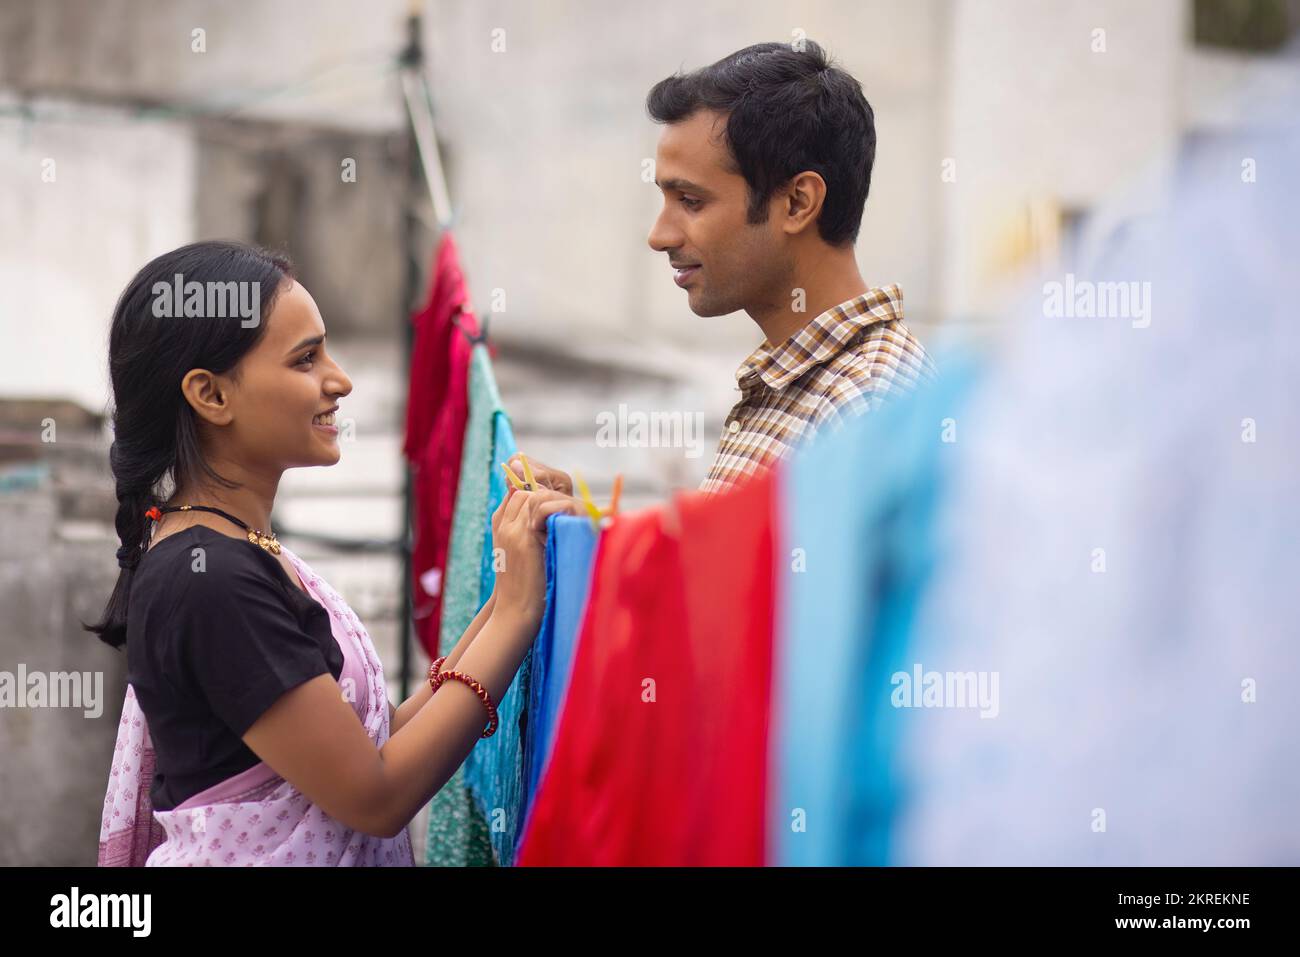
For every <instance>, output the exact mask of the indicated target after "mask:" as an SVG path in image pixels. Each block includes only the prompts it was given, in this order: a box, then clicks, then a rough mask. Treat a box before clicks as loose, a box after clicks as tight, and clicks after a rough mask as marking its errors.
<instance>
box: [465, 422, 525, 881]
mask: <svg viewBox="0 0 1300 957" xmlns="http://www.w3.org/2000/svg"><path fill="white" fill-rule="evenodd" d="M497 402H498V405H499V399H498V400H497ZM516 451H517V449H516V447H515V437H514V431H513V429H512V428H511V426H510V418H509V417H508V416H507V415H506V414H505V412H504V411H503V410H501V409H500V408H498V409H497V410H496V412H495V413H494V415H493V443H492V455H491V459H490V461H491V462H492V465H491V467H490V468H489V469H488V497H487V505H486V507H485V515H484V520H483V528H482V548H481V555H482V561H481V563H480V567H479V594H480V596H481V599H482V601H487V599H488V596H489V595H491V594H492V588H493V586H494V584H495V582H496V570H495V569H496V566H495V564H494V557H495V556H494V554H493V547H492V514H493V512H495V511H496V508H497V506H498V505H499V504H500V503H501V500H502V499H504V498H505V496H506V479H505V473H504V472H503V471H502V469H501V468H500V467H499V465H497V463H499V462H505V461H508V460H509V459H510V458H511V456H513V455H514V454H515V452H516ZM531 666H532V651H531V650H530V651H529V652H528V654H526V655H525V656H524V660H523V662H522V663H521V664H520V666H519V670H518V671H517V672H516V673H515V677H514V680H513V681H511V682H510V687H509V688H507V689H506V693H505V694H504V695H502V696H501V700H500V702H498V704H497V716H498V722H499V723H498V726H497V731H496V734H494V735H492V737H490V738H483V739H482V740H480V741H479V742H478V743H477V744H475V745H474V749H473V750H472V751H470V753H469V757H468V758H467V759H466V760H465V765H464V771H465V786H466V787H467V788H468V789H469V792H470V794H471V795H472V796H473V798H474V800H475V801H476V802H477V807H478V810H479V812H480V813H481V814H482V815H483V816H484V818H485V819H486V820H487V822H488V832H489V835H490V838H491V842H492V850H493V853H494V855H495V857H496V861H497V863H499V864H503V865H508V864H510V863H511V861H512V860H513V858H514V848H515V844H516V843H517V841H518V836H519V828H520V824H521V822H522V820H523V810H524V758H523V749H522V734H523V729H522V724H523V718H524V711H525V708H526V706H527V704H528V694H529V676H530V673H531Z"/></svg>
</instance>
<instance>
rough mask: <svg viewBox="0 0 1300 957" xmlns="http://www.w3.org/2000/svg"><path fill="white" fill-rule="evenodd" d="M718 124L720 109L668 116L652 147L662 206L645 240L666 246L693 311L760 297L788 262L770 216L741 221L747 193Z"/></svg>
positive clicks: (777, 284) (773, 287)
mask: <svg viewBox="0 0 1300 957" xmlns="http://www.w3.org/2000/svg"><path fill="white" fill-rule="evenodd" d="M725 127H726V116H725V115H724V114H720V113H715V112H712V111H709V110H697V111H696V112H695V113H693V114H692V115H691V116H689V117H687V118H686V119H685V120H682V121H681V122H680V123H669V124H667V125H666V126H665V127H664V128H663V132H662V133H661V134H660V136H659V146H658V149H657V150H656V152H655V183H656V184H657V185H658V186H659V189H660V190H661V191H662V192H663V196H664V208H663V211H662V212H660V214H659V218H658V219H656V220H655V224H654V226H653V228H652V229H651V230H650V235H649V237H648V241H649V243H650V248H652V249H654V250H655V251H656V252H664V253H667V254H668V260H669V263H670V264H671V265H672V267H673V269H674V270H675V272H674V273H673V274H672V275H673V278H674V279H675V280H676V282H677V284H678V285H679V286H681V287H682V288H684V289H685V290H686V294H687V301H688V302H689V304H690V307H691V311H692V312H694V313H695V314H696V315H697V316H721V315H725V314H727V313H729V312H736V311H738V310H741V309H749V308H750V307H751V306H753V307H761V306H764V305H767V304H769V303H770V301H771V300H772V299H773V298H774V297H777V296H779V295H781V293H780V291H779V290H780V289H781V288H782V286H783V284H784V285H789V279H790V273H791V271H792V268H793V266H792V263H791V261H790V256H789V253H788V250H787V248H786V245H785V243H784V235H783V234H782V232H781V231H780V229H779V228H777V227H775V226H774V225H773V220H774V218H773V217H769V218H768V221H767V222H763V223H759V224H757V225H752V224H750V223H749V222H748V221H747V218H746V209H747V205H748V199H749V194H748V190H747V188H746V185H745V179H744V177H743V176H741V175H740V173H739V172H737V171H736V169H735V165H734V162H733V160H732V159H731V155H730V153H729V151H728V150H727V146H726V142H725V139H724V136H725ZM787 294H788V292H787Z"/></svg>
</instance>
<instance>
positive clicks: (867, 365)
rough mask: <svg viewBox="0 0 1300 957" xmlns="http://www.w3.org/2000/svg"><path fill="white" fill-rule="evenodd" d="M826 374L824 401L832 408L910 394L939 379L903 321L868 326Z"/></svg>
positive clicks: (930, 361)
mask: <svg viewBox="0 0 1300 957" xmlns="http://www.w3.org/2000/svg"><path fill="white" fill-rule="evenodd" d="M825 371H826V373H827V376H826V378H825V380H824V383H823V384H824V386H825V390H824V392H823V398H824V400H825V402H827V403H829V404H830V405H831V406H833V407H838V406H841V405H846V404H850V403H853V402H855V401H856V400H859V399H868V398H870V397H872V396H880V397H883V395H884V394H886V393H893V392H902V391H910V390H911V389H914V388H916V387H917V386H918V385H920V384H921V383H922V382H925V381H927V380H930V379H933V378H935V377H936V376H937V375H938V369H937V368H936V367H935V364H934V361H933V360H932V359H931V358H930V355H929V353H928V352H926V350H925V346H923V345H922V344H921V341H920V340H919V339H917V338H916V336H915V335H913V334H912V331H911V330H910V329H908V328H907V326H906V325H905V324H904V323H903V320H901V319H894V320H890V321H887V322H877V323H873V324H872V325H870V326H868V327H867V328H866V329H864V330H863V331H862V334H861V336H859V337H857V339H856V340H855V341H854V342H853V343H852V344H851V345H850V346H849V347H848V348H846V349H845V350H844V351H843V352H841V353H840V354H839V355H838V356H836V357H835V358H834V359H833V360H832V361H831V362H830V363H828V364H827V366H826V367H825Z"/></svg>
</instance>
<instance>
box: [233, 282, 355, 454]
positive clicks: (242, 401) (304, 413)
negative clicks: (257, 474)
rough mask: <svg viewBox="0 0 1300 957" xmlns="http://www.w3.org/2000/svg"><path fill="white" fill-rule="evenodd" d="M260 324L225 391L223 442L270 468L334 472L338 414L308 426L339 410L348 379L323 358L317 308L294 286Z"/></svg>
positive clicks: (300, 286) (284, 291) (298, 285)
mask: <svg viewBox="0 0 1300 957" xmlns="http://www.w3.org/2000/svg"><path fill="white" fill-rule="evenodd" d="M266 323H267V327H266V332H265V333H264V334H263V336H262V338H261V340H260V341H259V342H258V344H257V345H256V346H255V347H254V348H253V349H252V350H251V351H250V352H249V353H248V354H247V355H245V356H244V358H243V359H242V360H241V366H240V381H239V383H238V385H236V386H234V387H233V388H232V390H231V411H232V415H231V418H230V421H229V423H228V425H229V440H230V442H231V443H232V445H233V447H234V448H235V449H238V450H240V455H241V456H248V457H249V458H250V459H251V460H252V461H256V462H263V463H266V464H268V465H271V466H273V467H279V468H286V469H287V468H298V467H301V466H310V465H333V464H334V463H336V462H337V461H338V460H339V457H340V451H339V443H338V430H339V426H338V423H339V422H341V421H342V418H341V410H340V413H339V415H338V417H337V418H336V420H335V425H333V426H330V427H324V426H321V425H319V424H316V423H314V422H313V421H312V420H313V418H315V417H316V416H318V415H320V414H321V413H323V412H325V411H326V410H328V409H332V408H333V407H334V406H336V405H338V400H339V399H340V398H341V397H342V396H346V395H347V394H348V393H350V392H351V391H352V380H350V379H349V378H348V376H347V373H345V372H344V371H343V369H342V368H341V367H340V366H339V365H338V363H336V362H335V361H334V360H333V359H331V358H330V357H329V353H328V351H327V349H326V346H325V339H326V335H325V323H324V322H323V321H322V319H321V315H320V310H319V309H317V308H316V301H315V300H314V299H312V297H311V294H310V293H309V292H307V290H306V288H304V286H303V284H302V283H300V282H297V281H294V282H293V283H291V284H290V285H289V286H287V288H285V289H282V290H281V291H280V294H279V295H278V296H277V297H276V300H275V305H274V307H273V308H272V309H271V314H270V315H269V316H268V317H267V319H266Z"/></svg>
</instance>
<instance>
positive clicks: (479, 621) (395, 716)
mask: <svg viewBox="0 0 1300 957" xmlns="http://www.w3.org/2000/svg"><path fill="white" fill-rule="evenodd" d="M496 600H497V593H496V589H495V588H493V589H492V594H491V595H490V596H489V597H488V600H487V603H486V604H484V606H483V607H482V608H480V609H479V612H478V614H477V615H475V616H474V620H473V621H472V622H470V624H469V627H468V628H466V629H465V634H463V635H461V637H460V641H458V642H456V647H455V648H453V649H452V650H451V654H449V655H447V660H446V661H444V662H443V663H442V669H441V670H443V671H451V670H452V669H453V668H455V667H456V662H458V661H460V658H461V655H463V654H464V653H465V649H466V648H468V647H469V646H470V643H471V642H472V641H473V640H474V636H475V635H477V634H478V633H479V632H480V631H481V630H482V628H483V626H484V625H485V624H486V623H487V620H488V618H489V617H491V615H492V608H493V607H494V606H495V605H496ZM432 697H433V688H431V687H429V682H428V681H421V682H420V686H419V687H418V688H417V689H416V690H415V694H413V695H411V696H410V697H409V698H407V699H406V700H405V701H403V702H402V704H401V706H400V707H398V708H397V710H396V711H393V706H392V705H391V704H390V705H389V706H388V708H389V711H390V717H389V721H388V733H389V734H390V735H392V734H396V733H397V729H398V728H400V727H401V726H402V725H404V724H406V722H408V721H410V720H411V716H412V715H413V714H415V713H416V712H417V711H419V710H420V709H421V708H423V707H424V703H425V702H426V701H428V700H429V699H430V698H432Z"/></svg>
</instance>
